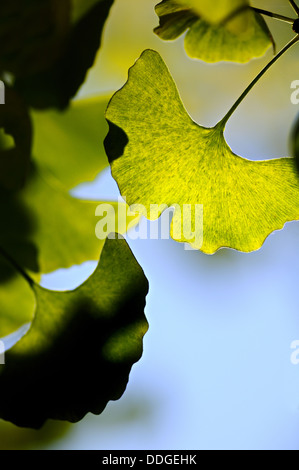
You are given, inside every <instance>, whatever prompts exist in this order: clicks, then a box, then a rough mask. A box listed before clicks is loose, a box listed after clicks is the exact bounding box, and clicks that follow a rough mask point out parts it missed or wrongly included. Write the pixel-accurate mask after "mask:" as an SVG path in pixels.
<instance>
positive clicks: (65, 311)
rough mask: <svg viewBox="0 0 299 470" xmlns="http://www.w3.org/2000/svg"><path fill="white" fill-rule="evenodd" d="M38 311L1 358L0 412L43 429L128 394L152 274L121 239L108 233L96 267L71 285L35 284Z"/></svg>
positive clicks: (139, 349) (139, 348)
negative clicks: (60, 288)
mask: <svg viewBox="0 0 299 470" xmlns="http://www.w3.org/2000/svg"><path fill="white" fill-rule="evenodd" d="M31 288H32V290H33V293H34V295H35V298H36V310H35V316H34V319H33V322H32V325H31V328H30V329H29V331H28V333H27V334H26V335H25V336H24V337H23V338H22V339H20V340H19V341H18V342H17V344H16V345H15V346H14V347H13V348H12V349H10V350H9V351H8V352H6V355H5V364H4V365H0V417H1V418H2V419H5V420H7V421H11V422H13V423H15V424H17V425H19V426H24V427H33V428H39V427H41V426H42V425H43V423H44V422H45V421H46V420H47V419H49V418H51V419H60V420H68V421H71V422H77V421H79V420H80V419H82V418H83V417H84V416H85V414H86V413H87V412H92V413H94V414H100V413H101V412H102V411H103V409H104V408H105V406H106V405H107V403H108V401H110V400H117V399H119V398H120V397H121V395H122V394H123V393H124V391H125V388H126V385H127V382H128V376H129V373H130V370H131V368H132V365H133V364H134V363H135V362H136V361H138V360H139V359H140V357H141V355H142V340H143V336H144V334H145V333H146V331H147V329H148V324H147V321H146V318H145V316H144V307H145V296H146V295H147V292H148V283H147V280H146V278H145V276H144V274H143V272H142V270H141V268H140V266H139V265H138V263H137V262H136V260H135V258H134V256H133V255H132V253H131V251H130V249H129V248H128V246H127V244H126V242H125V241H124V240H119V239H115V240H109V239H108V240H107V241H106V244H105V247H104V249H103V252H102V255H101V258H100V262H99V265H98V268H97V270H96V271H95V273H94V274H93V275H92V276H91V278H90V279H89V280H88V281H87V282H86V283H85V284H83V285H82V286H80V287H79V288H78V289H76V290H75V291H72V292H51V291H48V290H45V289H42V288H41V287H39V286H38V285H36V284H34V283H32V284H31Z"/></svg>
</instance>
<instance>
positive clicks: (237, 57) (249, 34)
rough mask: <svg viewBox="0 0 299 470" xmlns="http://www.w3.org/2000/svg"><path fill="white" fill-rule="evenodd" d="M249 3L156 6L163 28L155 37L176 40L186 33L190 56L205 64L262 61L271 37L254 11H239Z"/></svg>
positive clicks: (176, 0) (188, 1)
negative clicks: (258, 59) (236, 13)
mask: <svg viewBox="0 0 299 470" xmlns="http://www.w3.org/2000/svg"><path fill="white" fill-rule="evenodd" d="M246 6H248V1H247V0H234V1H229V2H228V1H226V0H218V1H217V2H211V1H203V2H199V1H195V0H163V1H162V2H161V3H159V4H158V5H157V6H156V13H157V15H158V16H159V19H160V25H159V26H158V27H157V28H156V29H155V32H156V34H158V36H160V37H161V39H164V40H173V39H176V38H178V37H179V36H181V34H183V33H184V32H185V31H186V30H187V34H186V37H185V49H186V52H187V54H188V55H189V56H190V57H192V58H196V59H201V60H204V61H206V62H219V61H222V60H224V61H235V62H248V61H249V60H250V59H252V58H253V57H260V56H262V55H264V54H265V52H266V50H267V49H268V48H269V47H270V45H271V42H272V38H271V33H270V31H269V29H268V27H267V25H266V23H265V21H264V20H263V18H262V17H261V16H260V15H259V14H256V13H255V12H253V11H248V10H247V11H240V12H239V13H238V15H236V16H233V17H232V19H230V20H229V21H227V19H228V18H229V17H230V15H231V14H233V13H234V12H235V11H238V10H239V9H240V8H241V7H246Z"/></svg>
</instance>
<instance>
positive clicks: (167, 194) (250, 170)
mask: <svg viewBox="0 0 299 470" xmlns="http://www.w3.org/2000/svg"><path fill="white" fill-rule="evenodd" d="M106 118H107V120H108V122H109V124H110V129H111V130H110V132H109V134H108V136H107V138H106V142H105V146H106V151H107V154H108V157H109V160H110V163H111V167H112V174H113V176H114V178H115V180H116V181H117V183H118V185H119V188H120V191H121V194H122V195H123V196H125V197H126V199H127V203H128V204H129V205H132V204H137V205H142V206H144V207H143V212H144V211H146V214H145V215H147V217H148V218H149V219H152V220H153V219H156V218H157V217H158V216H159V215H160V214H161V212H163V210H164V209H165V207H164V208H162V209H159V208H157V207H158V206H161V205H166V206H168V207H171V206H175V207H176V209H175V212H174V216H173V221H172V226H171V235H172V237H173V238H174V239H176V240H178V241H180V242H189V243H191V245H192V246H193V247H194V248H198V249H201V250H202V251H203V252H205V253H214V252H216V251H217V250H218V249H219V248H221V247H230V248H233V249H236V250H240V251H243V252H250V251H254V250H257V249H259V248H260V247H261V246H262V244H263V242H264V240H265V239H266V237H267V236H268V235H269V234H270V233H271V232H273V231H274V230H277V229H281V228H282V227H283V226H284V224H285V223H286V222H288V221H292V220H297V219H299V185H298V178H297V174H296V171H295V167H294V161H293V159H292V158H281V159H276V160H269V161H259V162H257V161H250V160H246V159H244V158H242V157H239V156H237V155H235V154H234V153H233V152H232V150H231V149H230V147H229V146H228V145H227V143H226V141H225V139H224V135H223V132H224V126H225V123H224V121H221V122H220V123H219V124H218V125H217V126H216V127H214V128H209V129H206V128H204V127H202V126H199V125H198V124H196V123H195V122H193V121H192V119H191V118H190V116H189V115H188V114H187V112H186V110H185V108H184V107H183V104H182V102H181V100H180V97H179V94H178V91H177V89H176V86H175V83H174V82H173V80H172V78H171V76H170V73H169V71H168V69H167V67H166V65H165V64H164V62H163V60H162V59H161V57H160V55H159V54H158V53H157V52H154V51H145V52H144V53H143V54H142V56H141V58H140V59H139V60H138V61H137V62H136V64H135V65H134V66H133V67H132V69H131V70H130V73H129V80H128V82H127V83H126V85H125V86H124V87H123V88H122V89H121V90H120V91H118V92H117V93H116V94H115V95H114V96H113V98H112V100H111V102H110V104H109V106H108V110H107V113H106ZM118 136H119V138H118ZM124 136H125V137H126V139H125V138H124ZM117 142H118V144H117ZM184 205H185V206H186V207H185V221H184V217H183V216H182V214H183V213H184ZM151 206H152V207H154V210H153V211H152V212H151ZM197 209H198V211H197V212H196V210H197ZM202 211H203V220H199V219H202ZM184 224H185V226H184ZM180 232H181V233H180Z"/></svg>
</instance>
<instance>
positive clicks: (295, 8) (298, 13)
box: [289, 0, 299, 15]
mask: <svg viewBox="0 0 299 470" xmlns="http://www.w3.org/2000/svg"><path fill="white" fill-rule="evenodd" d="M289 2H290V4H291V6H292V7H293V8H294V10H295V12H296V13H297V15H299V7H298V6H297V5H296V3H295V2H294V0H289Z"/></svg>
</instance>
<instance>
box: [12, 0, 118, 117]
mask: <svg viewBox="0 0 299 470" xmlns="http://www.w3.org/2000/svg"><path fill="white" fill-rule="evenodd" d="M61 1H65V0H61ZM112 3H113V0H98V1H97V2H96V3H95V4H94V5H93V6H92V8H91V9H90V10H88V11H87V13H86V14H85V15H84V16H83V17H82V18H80V19H79V21H78V22H77V23H75V24H74V25H72V27H71V28H70V31H69V32H68V36H67V40H66V42H65V45H64V47H61V46H59V47H60V56H59V59H58V60H57V61H56V62H54V63H53V64H52V65H51V67H48V68H46V69H45V70H43V71H41V72H40V73H36V74H31V75H30V76H29V75H28V76H26V77H22V78H20V77H18V76H17V80H16V83H15V87H16V89H17V90H18V91H19V92H20V93H21V94H22V95H23V96H24V97H25V99H26V101H27V103H28V104H29V105H30V106H32V107H34V108H37V109H44V108H48V107H56V108H59V109H64V108H65V107H67V106H68V104H69V101H70V99H71V98H72V97H74V96H75V94H76V93H77V91H78V89H79V87H80V86H81V85H82V84H83V82H84V80H85V77H86V74H87V72H88V70H89V68H90V67H91V66H92V65H93V62H94V59H95V56H96V53H97V51H98V49H99V47H100V43H101V36H102V30H103V27H104V24H105V21H106V19H107V17H108V14H109V11H110V7H111V5H112Z"/></svg>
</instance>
